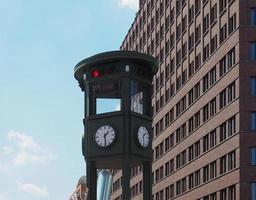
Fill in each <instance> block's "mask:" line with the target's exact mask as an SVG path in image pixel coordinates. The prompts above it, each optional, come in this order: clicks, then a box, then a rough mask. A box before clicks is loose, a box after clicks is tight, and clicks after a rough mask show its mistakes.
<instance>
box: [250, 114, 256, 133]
mask: <svg viewBox="0 0 256 200" xmlns="http://www.w3.org/2000/svg"><path fill="white" fill-rule="evenodd" d="M251 130H253V131H255V130H256V112H252V113H251Z"/></svg>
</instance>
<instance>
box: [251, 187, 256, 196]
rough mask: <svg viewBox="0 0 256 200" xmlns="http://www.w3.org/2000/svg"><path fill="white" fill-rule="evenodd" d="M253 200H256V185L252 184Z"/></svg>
mask: <svg viewBox="0 0 256 200" xmlns="http://www.w3.org/2000/svg"><path fill="white" fill-rule="evenodd" d="M251 200H256V183H251Z"/></svg>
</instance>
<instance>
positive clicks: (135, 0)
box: [118, 0, 139, 11]
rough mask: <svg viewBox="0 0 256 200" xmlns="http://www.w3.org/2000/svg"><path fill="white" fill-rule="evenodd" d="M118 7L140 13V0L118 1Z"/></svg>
mask: <svg viewBox="0 0 256 200" xmlns="http://www.w3.org/2000/svg"><path fill="white" fill-rule="evenodd" d="M118 5H119V6H120V7H128V8H130V9H132V10H135V11H138V9H139V0H118Z"/></svg>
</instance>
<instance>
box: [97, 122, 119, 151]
mask: <svg viewBox="0 0 256 200" xmlns="http://www.w3.org/2000/svg"><path fill="white" fill-rule="evenodd" d="M115 138H116V133H115V131H114V129H113V128H112V127H111V126H108V125H104V126H101V127H100V128H99V129H98V130H97V131H96V133H95V141H96V143H97V145H99V146H101V147H106V146H109V145H111V144H112V143H113V142H114V139H115Z"/></svg>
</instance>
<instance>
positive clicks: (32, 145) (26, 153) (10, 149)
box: [0, 130, 57, 171]
mask: <svg viewBox="0 0 256 200" xmlns="http://www.w3.org/2000/svg"><path fill="white" fill-rule="evenodd" d="M7 137H8V139H9V141H10V142H11V144H10V145H8V146H4V147H2V148H1V149H2V151H1V152H0V156H1V153H2V155H3V156H4V157H2V158H1V157H0V161H1V163H0V170H1V171H4V170H7V169H8V168H10V167H12V166H24V165H26V164H35V163H46V162H48V161H51V160H54V159H56V157H57V156H56V155H55V154H53V153H52V152H51V151H49V150H48V149H47V148H45V147H44V146H42V145H40V144H38V143H37V142H35V141H34V139H33V137H31V136H29V135H28V134H26V133H20V132H17V131H14V130H11V131H9V132H8V134H7Z"/></svg>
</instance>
